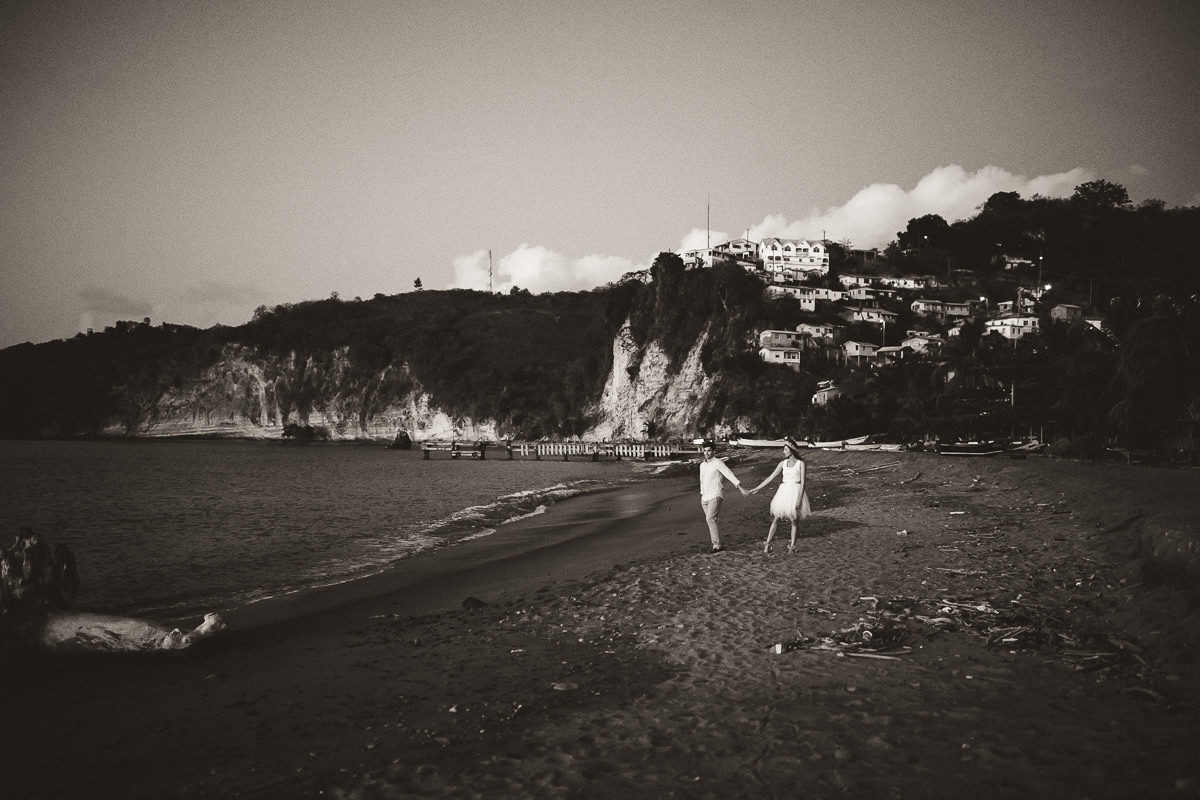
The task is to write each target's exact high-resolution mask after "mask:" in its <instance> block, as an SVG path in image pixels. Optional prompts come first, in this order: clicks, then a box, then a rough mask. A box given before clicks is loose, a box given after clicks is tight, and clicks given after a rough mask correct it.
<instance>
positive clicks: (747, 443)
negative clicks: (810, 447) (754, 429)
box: [729, 437, 805, 448]
mask: <svg viewBox="0 0 1200 800" xmlns="http://www.w3.org/2000/svg"><path fill="white" fill-rule="evenodd" d="M729 443H730V444H735V445H737V446H738V447H762V448H780V447H783V444H784V440H783V439H743V438H741V437H738V438H736V439H730V440H729ZM798 444H800V445H801V446H805V445H804V443H803V442H799V443H798Z"/></svg>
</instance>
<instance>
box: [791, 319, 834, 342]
mask: <svg viewBox="0 0 1200 800" xmlns="http://www.w3.org/2000/svg"><path fill="white" fill-rule="evenodd" d="M796 330H797V331H798V332H800V333H803V334H807V335H808V336H811V337H812V338H813V339H832V338H833V336H834V332H835V331H836V330H837V328H836V326H834V325H827V324H824V323H810V322H801V323H800V324H799V325H797V326H796Z"/></svg>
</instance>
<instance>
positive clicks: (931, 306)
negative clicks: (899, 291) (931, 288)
mask: <svg viewBox="0 0 1200 800" xmlns="http://www.w3.org/2000/svg"><path fill="white" fill-rule="evenodd" d="M908 307H909V308H910V309H912V312H913V313H914V314H921V315H922V316H926V317H937V318H938V319H945V318H946V304H945V303H943V302H942V301H941V300H925V299H923V298H919V299H917V300H913V301H912V302H911V303H909V305H908Z"/></svg>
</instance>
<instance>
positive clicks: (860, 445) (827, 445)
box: [729, 435, 900, 450]
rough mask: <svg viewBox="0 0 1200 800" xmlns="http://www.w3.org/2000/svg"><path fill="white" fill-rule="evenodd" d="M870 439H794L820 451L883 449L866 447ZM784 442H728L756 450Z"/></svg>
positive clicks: (783, 441)
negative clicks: (816, 440)
mask: <svg viewBox="0 0 1200 800" xmlns="http://www.w3.org/2000/svg"><path fill="white" fill-rule="evenodd" d="M870 438H871V437H870V436H869V435H867V436H857V437H855V438H853V439H838V440H832V441H828V442H807V441H803V440H801V439H796V440H795V442H796V444H798V445H800V446H801V447H812V448H817V449H820V450H851V449H856V448H857V449H867V450H870V449H883V447H885V446H884V445H868V444H867V440H868V439H870ZM786 442H787V440H786V439H746V438H742V437H740V436H739V437H737V438H731V439H730V440H729V443H730V444H733V445H737V446H738V447H757V448H772V447H773V448H780V447H783V445H784V444H785V443H786ZM895 448H896V449H897V450H899V449H900V445H895Z"/></svg>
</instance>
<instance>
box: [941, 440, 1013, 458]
mask: <svg viewBox="0 0 1200 800" xmlns="http://www.w3.org/2000/svg"><path fill="white" fill-rule="evenodd" d="M1007 447H1008V444H1007V443H1006V442H954V443H952V444H951V443H946V442H938V444H937V451H938V453H939V454H941V455H943V456H998V455H1000V454H1001V453H1003V452H1004V451H1005V450H1006V449H1007Z"/></svg>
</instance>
